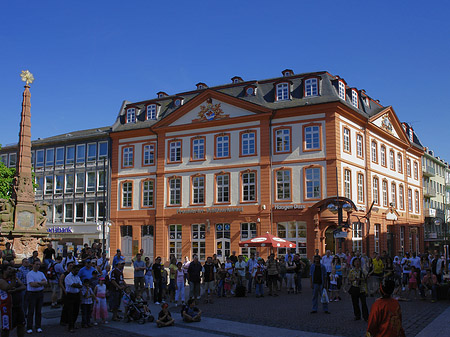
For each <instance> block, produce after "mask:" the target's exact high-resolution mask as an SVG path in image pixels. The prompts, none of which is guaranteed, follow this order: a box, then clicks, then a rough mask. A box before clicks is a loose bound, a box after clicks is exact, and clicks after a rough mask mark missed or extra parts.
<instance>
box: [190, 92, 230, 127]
mask: <svg viewBox="0 0 450 337" xmlns="http://www.w3.org/2000/svg"><path fill="white" fill-rule="evenodd" d="M197 116H198V119H194V120H193V122H206V121H212V120H217V119H223V118H228V117H230V115H225V114H224V112H223V110H222V108H221V107H220V103H216V104H213V102H212V99H211V98H209V99H207V100H206V105H201V106H200V112H199V113H198V115H197Z"/></svg>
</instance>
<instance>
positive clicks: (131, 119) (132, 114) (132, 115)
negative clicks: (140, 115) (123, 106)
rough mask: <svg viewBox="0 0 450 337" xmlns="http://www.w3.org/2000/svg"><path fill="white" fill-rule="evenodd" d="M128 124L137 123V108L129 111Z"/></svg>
mask: <svg viewBox="0 0 450 337" xmlns="http://www.w3.org/2000/svg"><path fill="white" fill-rule="evenodd" d="M128 123H136V109H135V108H129V109H127V124H128Z"/></svg>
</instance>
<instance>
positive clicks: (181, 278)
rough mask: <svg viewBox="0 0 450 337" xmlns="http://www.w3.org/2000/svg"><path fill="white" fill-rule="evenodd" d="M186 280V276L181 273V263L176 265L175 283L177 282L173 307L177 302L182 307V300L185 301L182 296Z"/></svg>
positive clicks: (183, 295)
mask: <svg viewBox="0 0 450 337" xmlns="http://www.w3.org/2000/svg"><path fill="white" fill-rule="evenodd" d="M185 278H186V274H185V273H184V271H183V264H182V263H181V262H178V263H177V273H176V281H177V286H176V290H177V291H176V294H175V306H177V305H178V302H179V303H180V304H181V305H184V299H185V294H184V285H185V282H186V280H185Z"/></svg>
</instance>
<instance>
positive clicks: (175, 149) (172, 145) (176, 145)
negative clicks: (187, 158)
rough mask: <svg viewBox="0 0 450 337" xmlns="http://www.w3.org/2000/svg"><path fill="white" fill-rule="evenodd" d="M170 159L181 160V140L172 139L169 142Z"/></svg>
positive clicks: (171, 160)
mask: <svg viewBox="0 0 450 337" xmlns="http://www.w3.org/2000/svg"><path fill="white" fill-rule="evenodd" d="M169 160H170V162H179V161H181V140H172V141H170V142H169Z"/></svg>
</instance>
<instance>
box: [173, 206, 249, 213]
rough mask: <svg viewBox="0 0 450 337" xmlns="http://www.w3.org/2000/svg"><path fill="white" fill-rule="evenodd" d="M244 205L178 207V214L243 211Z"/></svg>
mask: <svg viewBox="0 0 450 337" xmlns="http://www.w3.org/2000/svg"><path fill="white" fill-rule="evenodd" d="M243 210H244V209H243V208H242V207H220V208H217V207H210V208H187V209H186V208H185V209H178V210H177V214H196V213H205V214H206V213H229V212H242V211H243Z"/></svg>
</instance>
